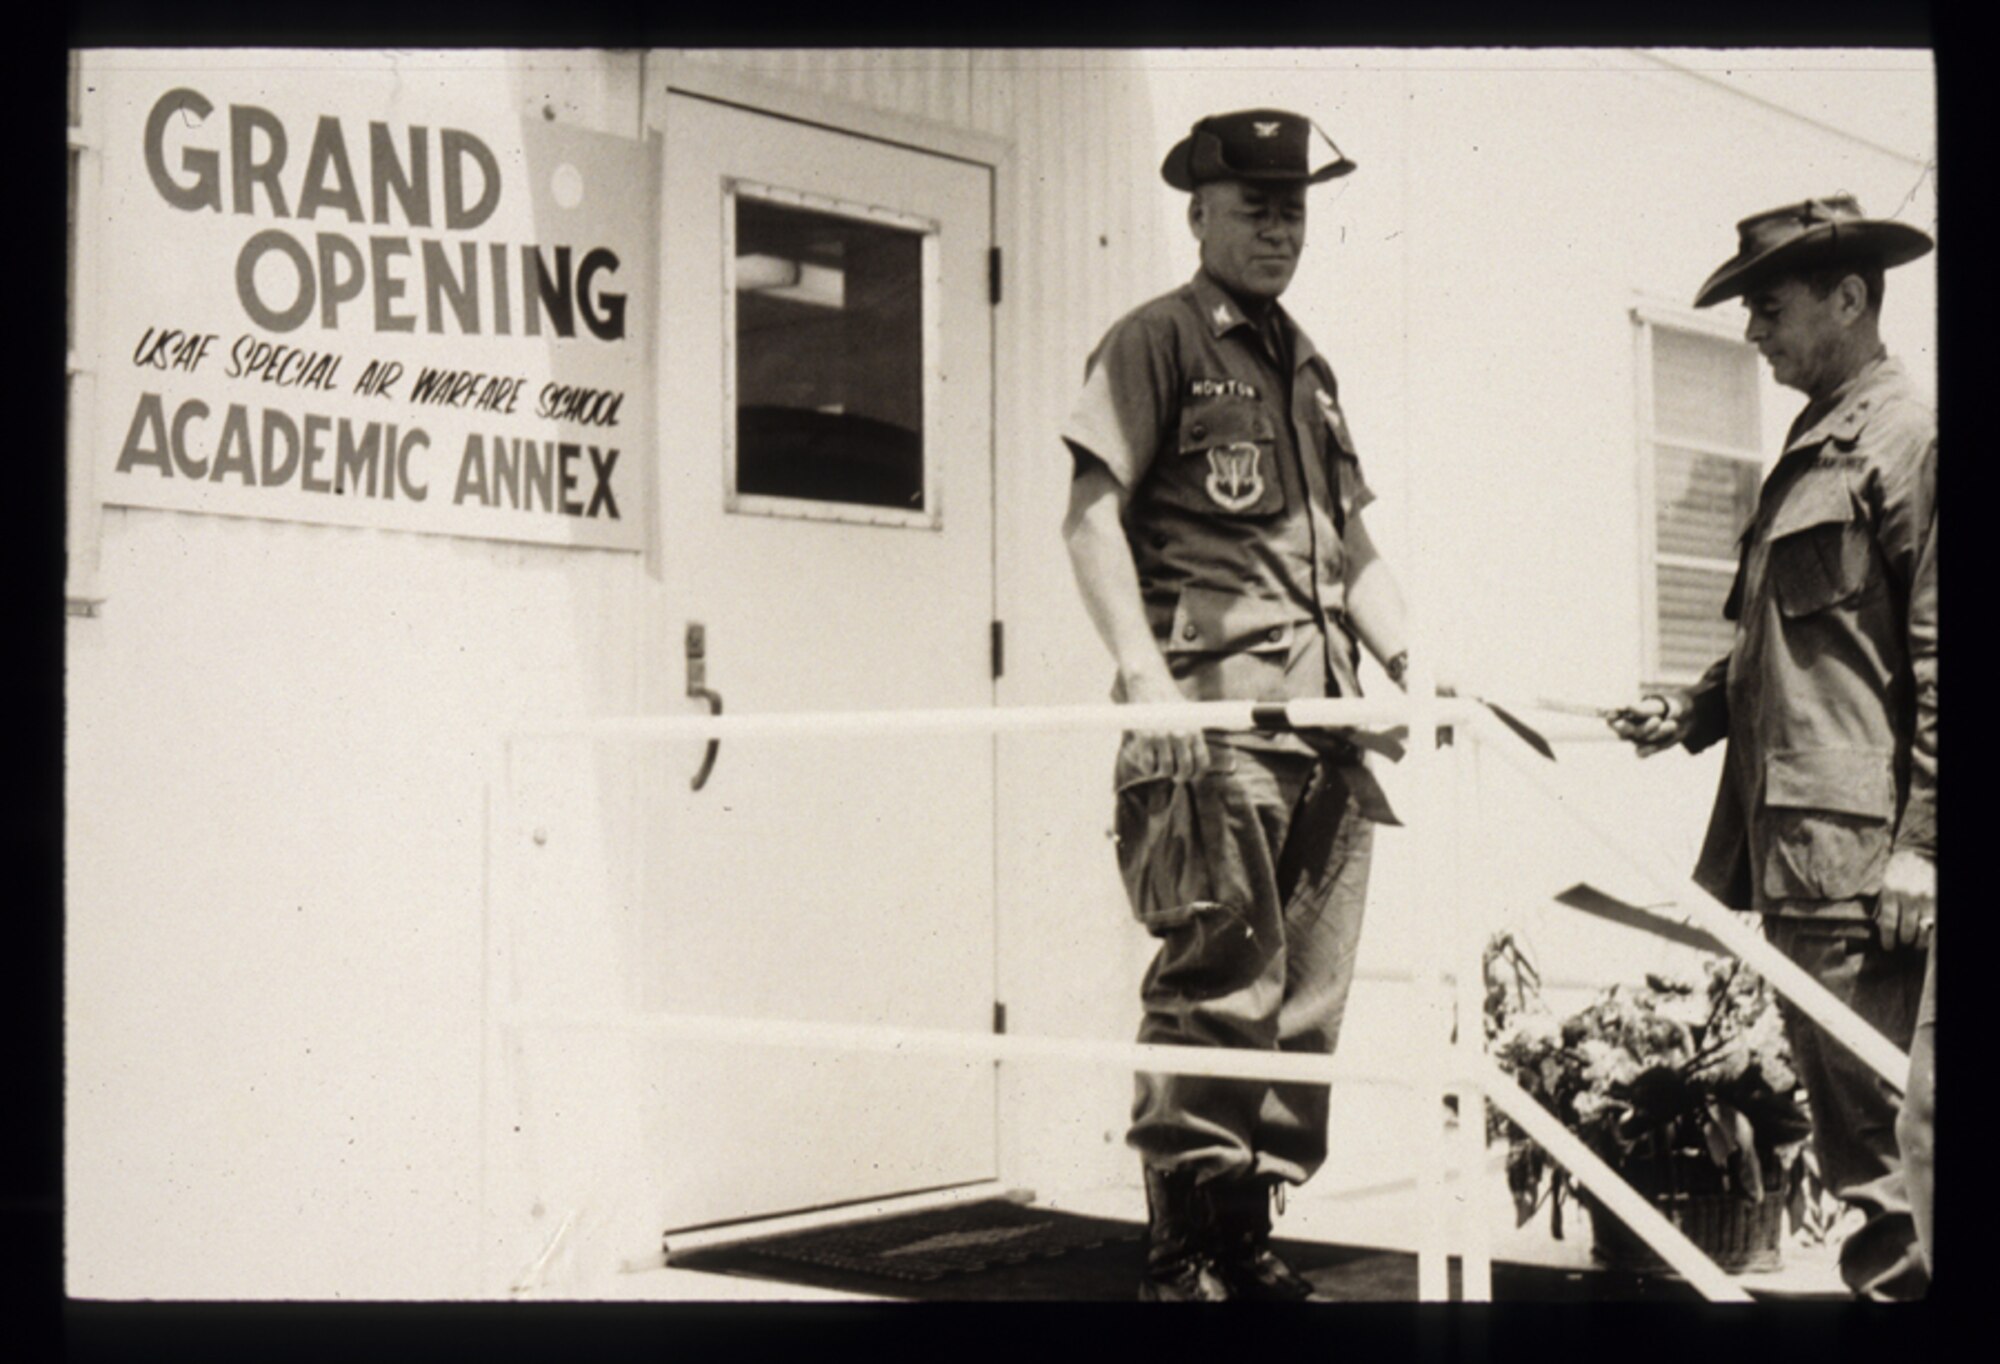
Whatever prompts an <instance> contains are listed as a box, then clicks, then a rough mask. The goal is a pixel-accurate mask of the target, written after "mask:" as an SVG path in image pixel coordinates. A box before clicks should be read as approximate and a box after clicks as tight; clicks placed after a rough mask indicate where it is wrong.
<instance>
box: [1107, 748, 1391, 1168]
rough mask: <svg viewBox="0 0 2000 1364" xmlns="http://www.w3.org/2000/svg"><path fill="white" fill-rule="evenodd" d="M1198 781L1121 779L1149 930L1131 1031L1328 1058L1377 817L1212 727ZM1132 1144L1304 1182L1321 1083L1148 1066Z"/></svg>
mask: <svg viewBox="0 0 2000 1364" xmlns="http://www.w3.org/2000/svg"><path fill="white" fill-rule="evenodd" d="M1208 745H1209V754H1210V757H1211V760H1212V765H1211V767H1210V768H1209V770H1208V771H1207V772H1205V773H1204V774H1203V775H1201V776H1199V777H1196V778H1193V779H1192V780H1185V781H1176V780H1173V779H1171V778H1167V777H1159V776H1150V775H1149V776H1132V775H1130V774H1128V773H1126V772H1125V771H1124V770H1123V769H1122V764H1121V770H1120V771H1119V773H1118V775H1117V779H1116V781H1115V785H1116V791H1117V837H1118V857H1119V866H1120V870H1121V872H1122V873H1123V876H1124V880H1125V887H1126V891H1127V893H1128V895H1129V896H1130V899H1131V904H1132V911H1133V913H1134V915H1135V916H1136V917H1137V918H1138V920H1139V922H1140V923H1141V924H1143V925H1144V926H1145V928H1146V930H1147V931H1148V932H1149V933H1151V934H1152V935H1153V936H1154V937H1155V938H1157V939H1159V950H1158V953H1157V954H1156V955H1155V957H1154V959H1153V962H1152V964H1151V966H1150V967H1149V968H1148V969H1147V971H1146V975H1145V979H1144V982H1143V984H1142V986H1141V1000H1142V1003H1143V1005H1144V1017H1143V1020H1142V1022H1141V1023H1140V1027H1139V1038H1138V1040H1139V1041H1140V1042H1142V1043H1153V1044H1160V1045H1167V1046H1197V1047H1239V1048H1247V1049H1252V1050H1262V1051H1273V1050H1276V1051H1289V1052H1311V1053H1320V1054H1330V1053H1331V1052H1332V1051H1333V1049H1334V1046H1335V1044H1336V1043H1337V1042H1338V1040H1339V1037H1340V1024H1341V1018H1342V1016H1343V1014H1344V1013H1345V1011H1346V1007H1347V994H1348V989H1349V986H1350V985H1351V984H1352V983H1353V979H1354V957H1355V950H1356V947H1357V945H1358V944H1359V941H1360V937H1361V919H1362V908H1363V900H1364V897H1365V893H1366V890H1367V884H1368V863H1369V855H1370V850H1371V846H1372V843H1373V834H1374V826H1373V824H1372V823H1371V822H1370V821H1369V820H1368V819H1367V818H1366V817H1365V816H1364V815H1363V814H1362V813H1361V810H1360V808H1359V806H1358V804H1357V802H1356V801H1355V799H1354V798H1353V797H1352V795H1350V793H1349V789H1348V785H1347V782H1346V780H1345V779H1344V778H1343V776H1342V772H1343V766H1342V765H1341V764H1340V763H1339V762H1338V761H1336V760H1332V759H1328V758H1323V757H1320V756H1316V755H1313V754H1309V753H1300V752H1286V751H1272V750H1266V749H1256V748H1249V747H1236V746H1232V745H1231V744H1229V743H1228V742H1227V740H1226V739H1225V738H1223V737H1221V736H1218V735H1214V734H1211V735H1210V736H1208ZM1136 1080H1137V1084H1136V1094H1135V1098H1134V1102H1133V1111H1132V1126H1131V1128H1130V1130H1129V1132H1128V1133H1127V1136H1126V1141H1127V1143H1128V1144H1129V1145H1130V1146H1132V1147H1133V1148H1134V1149H1135V1150H1137V1151H1138V1152H1139V1153H1140V1155H1141V1157H1142V1158H1143V1160H1144V1161H1145V1163H1146V1164H1147V1165H1148V1166H1150V1167H1153V1168H1156V1169H1161V1170H1184V1169H1194V1170H1196V1171H1197V1172H1198V1173H1197V1175H1196V1178H1197V1179H1199V1180H1201V1181H1203V1182H1206V1181H1208V1180H1211V1179H1217V1178H1224V1179H1236V1178H1250V1177H1262V1178H1270V1179H1275V1180H1283V1181H1285V1182H1287V1183H1293V1184H1298V1183H1302V1182H1304V1181H1305V1180H1306V1179H1307V1178H1309V1177H1310V1176H1311V1175H1312V1174H1313V1172H1314V1171H1316V1170H1317V1169H1318V1168H1319V1167H1320V1165H1321V1164H1322V1163H1323V1162H1324V1160H1325V1159H1326V1134H1327V1116H1328V1112H1329V1090H1328V1087H1327V1086H1326V1085H1323V1084H1309V1083H1293V1082H1285V1083H1267V1082H1264V1081H1261V1080H1241V1079H1222V1078H1212V1077H1205V1076H1194V1075H1171V1074H1164V1073H1150V1072H1142V1073H1140V1074H1139V1075H1138V1076H1137V1077H1136Z"/></svg>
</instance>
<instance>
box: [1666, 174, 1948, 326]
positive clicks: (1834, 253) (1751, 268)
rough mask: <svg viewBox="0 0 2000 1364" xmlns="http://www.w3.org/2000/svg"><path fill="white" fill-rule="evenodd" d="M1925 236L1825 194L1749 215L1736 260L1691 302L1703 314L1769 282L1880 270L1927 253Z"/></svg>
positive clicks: (1739, 231)
mask: <svg viewBox="0 0 2000 1364" xmlns="http://www.w3.org/2000/svg"><path fill="white" fill-rule="evenodd" d="M1932 245H1933V243H1932V241H1931V239H1930V235H1929V234H1928V233H1926V232H1924V231H1922V230H1920V229H1918V228H1914V227H1911V226H1910V225H1909V224H1908V223H1899V222H1895V221H1893V220H1891V219H1887V218H1865V217H1863V216H1862V214H1861V205H1860V204H1859V203H1857V202H1855V199H1854V196H1853V195H1851V194H1830V195H1828V196H1827V197H1826V198H1824V199H1808V200H1806V201H1805V202H1804V203H1802V204H1787V205H1786V206H1785V207H1783V208H1774V209H1769V210H1767V211H1765V212H1763V213H1757V214H1753V215H1751V216H1750V217H1748V218H1745V219H1744V220H1743V221H1742V222H1740V223H1738V224H1737V225H1736V254H1735V255H1734V256H1731V257H1730V258H1729V259H1728V260H1726V261H1724V262H1723V263H1722V264H1721V265H1719V266H1717V267H1716V269H1715V273H1714V274H1712V275H1710V276H1709V277H1708V279H1707V281H1706V282H1704V283H1703V284H1702V286H1701V290H1700V292H1698V293H1697V294H1696V295H1695V297H1694V306H1695V307H1697V308H1706V307H1708V306H1709V305H1711V304H1715V303H1720V302H1722V301H1723V300H1724V299H1726V298H1735V297H1737V296H1738V295H1741V294H1747V293H1749V292H1750V291H1751V290H1753V289H1756V288H1758V287H1760V286H1762V285H1763V284H1764V283H1765V282H1766V281H1768V280H1770V279H1771V278H1772V277H1773V276H1776V275H1781V274H1787V273H1790V272H1794V271H1803V270H1816V269H1818V268H1820V267H1821V266H1825V265H1835V264H1841V263H1845V262H1849V261H1852V262H1856V263H1860V262H1870V263H1874V264H1879V265H1880V266H1881V267H1882V268H1883V269H1885V270H1886V269H1888V268H1889V267H1890V266H1893V265H1905V264H1908V263H1909V262H1910V261H1913V260H1915V259H1916V258H1917V257H1919V256H1921V255H1923V254H1924V253H1925V252H1927V251H1929V250H1930V249H1931V246H1932Z"/></svg>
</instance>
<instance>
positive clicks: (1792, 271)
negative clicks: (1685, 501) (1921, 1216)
mask: <svg viewBox="0 0 2000 1364" xmlns="http://www.w3.org/2000/svg"><path fill="white" fill-rule="evenodd" d="M1738 232H1739V235H1740V242H1739V249H1738V251H1737V253H1736V255H1735V256H1734V257H1732V258H1731V259H1730V260H1729V261H1727V262H1726V263H1724V264H1723V265H1722V266H1721V267H1720V268H1718V269H1717V270H1716V271H1715V273H1714V274H1713V275H1711V276H1710V277H1709V279H1708V282H1707V283H1705V284H1704V285H1702V288H1701V292H1700V293H1699V295H1697V297H1696V298H1695V306H1696V307H1703V308H1705V307H1708V306H1710V305H1712V304H1715V303H1718V302H1720V301H1722V300H1723V299H1727V298H1735V297H1739V296H1740V297H1741V298H1742V299H1743V300H1744V304H1745V306H1746V307H1747V308H1748V309H1749V313H1750V319H1749V324H1748V326H1747V328H1746V329H1745V332H1744V335H1745V338H1746V339H1747V340H1748V341H1749V342H1750V343H1751V344H1752V345H1754V346H1756V347H1757V349H1758V350H1759V351H1761V352H1762V353H1763V355H1764V358H1765V359H1766V360H1767V361H1768V362H1769V363H1770V365H1771V373H1772V377H1773V378H1775V379H1776V380H1777V381H1778V382H1779V383H1781V384H1784V385H1786V386H1787V387H1790V388H1796V389H1798V390H1800V391H1801V392H1803V393H1804V394H1805V395H1806V396H1807V399H1808V402H1807V403H1806V407H1805V410H1804V411H1802V412H1801V413H1800V414H1799V416H1798V418H1797V420H1795V421H1794V422H1793V423H1792V427H1791V431H1790V434H1789V435H1788V436H1787V438H1786V441H1785V448H1784V453H1783V454H1782V455H1781V456H1780V457H1779V459H1778V462H1777V464H1776V465H1775V466H1774V467H1773V468H1772V470H1771V472H1770V474H1769V476H1768V477H1767V478H1766V479H1765V482H1764V487H1763V491H1762V493H1761V494H1760V496H1759V499H1758V505H1757V511H1756V514H1755V515H1754V516H1753V517H1752V518H1751V521H1750V524H1749V526H1748V527H1747V528H1746V529H1745V530H1744V532H1743V536H1742V540H1741V542H1740V554H1741V557H1740V560H1739V563H1738V566H1737V571H1736V581H1735V585H1734V586H1733V587H1732V588H1731V589H1730V592H1729V599H1728V602H1727V604H1726V605H1725V606H1724V607H1723V612H1724V614H1725V615H1727V616H1728V617H1729V618H1730V619H1731V620H1733V621H1735V622H1736V639H1735V644H1734V646H1733V647H1732V648H1731V649H1730V652H1729V655H1728V656H1727V657H1726V658H1723V659H1721V660H1720V661H1718V662H1717V663H1716V664H1715V665H1714V666H1713V667H1711V668H1710V669H1709V670H1708V672H1707V673H1706V674H1705V675H1704V676H1703V677H1702V679H1701V680H1700V681H1699V682H1698V683H1696V684H1695V686H1694V687H1693V688H1691V689H1689V690H1685V691H1677V692H1673V693H1671V694H1668V695H1665V696H1661V697H1657V698H1653V699H1655V700H1656V701H1658V702H1659V703H1661V704H1659V705H1658V706H1657V707H1656V708H1657V709H1658V710H1659V711H1661V712H1663V713H1661V714H1659V715H1658V716H1657V718H1648V719H1644V720H1637V719H1632V718H1623V719H1619V720H1616V721H1614V722H1613V724H1614V727H1615V728H1616V729H1617V730H1618V732H1619V733H1620V734H1621V735H1622V736H1623V737H1625V738H1627V739H1630V740H1632V741H1633V742H1635V743H1637V744H1638V745H1639V749H1640V753H1641V754H1642V756H1643V755H1645V754H1649V753H1652V752H1657V751H1659V750H1660V749H1662V748H1665V747H1667V746H1669V745H1671V744H1674V743H1679V744H1682V745H1684V746H1685V747H1686V748H1687V749H1689V750H1690V751H1691V752H1699V751H1700V750H1702V749H1704V748H1706V747H1708V746H1709V745H1710V744H1713V743H1715V742H1716V741H1717V740H1719V739H1723V738H1725V737H1726V738H1727V739H1728V741H1729V746H1728V749H1727V750H1726V752H1725V754H1724V763H1723V774H1722V783H1721V789H1720V791H1719V792H1718V793H1717V796H1716V802H1715V809H1714V813H1713V815H1712V816H1711V818H1710V822H1709V829H1708V837H1707V840H1706V842H1705V844H1704V846H1703V848H1702V852H1701V857H1700V861H1699V864H1698V866H1697V867H1696V870H1695V880H1696V881H1697V882H1698V883H1699V884H1700V885H1701V886H1702V887H1703V888H1705V889H1706V890H1708V891H1709V892H1710V893H1712V894H1714V895H1715V896H1716V897H1717V898H1718V899H1720V900H1721V901H1722V902H1723V903H1725V904H1727V905H1730V906H1731V907H1733V908H1736V909H1753V910H1757V911H1759V912H1761V914H1762V915H1763V920H1764V928H1765V932H1766V934H1767V935H1768V936H1769V938H1770V940H1771V941H1772V943H1773V944H1774V945H1776V946H1777V947H1778V948H1779V949H1780V950H1781V951H1783V952H1784V953H1785V954H1786V955H1787V956H1789V957H1790V958H1791V959H1792V960H1793V961H1795V962H1797V963H1798V964H1799V965H1800V966H1802V967H1804V968H1805V969H1806V970H1807V971H1809V972H1811V973H1812V975H1813V976H1814V977H1815V978H1816V979H1817V980H1818V981H1819V982H1820V983H1821V984H1823V985H1824V986H1826V987H1827V989H1828V990H1830V991H1831V992H1832V993H1833V994H1834V995H1835V996H1836V997H1837V998H1839V999H1840V1000H1841V1001H1842V1002H1844V1003H1845V1004H1847V1005H1848V1007H1850V1008H1852V1009H1853V1010H1854V1011H1855V1012H1856V1013H1858V1014H1859V1015H1860V1016H1861V1017H1862V1018H1864V1019H1866V1020H1867V1021H1868V1022H1869V1023H1871V1024H1873V1025H1874V1026H1875V1027H1876V1028H1878V1029H1880V1030H1881V1031H1882V1033H1883V1034H1884V1035H1885V1036H1886V1037H1887V1038H1888V1039H1889V1040H1890V1041H1892V1042H1894V1043H1895V1044H1896V1045H1897V1046H1899V1047H1905V1048H1907V1047H1909V1045H1910V1042H1911V1035H1912V1030H1913V1026H1914V1024H1915V1022H1916V1018H1917V1011H1918V1002H1919V996H1920V994H1921V992H1922V987H1923V984H1924V976H1925V970H1924V963H1925V953H1924V946H1925V943H1926V941H1927V940H1928V939H1929V937H1930V935H1931V933H1932V932H1933V929H1934V916H1935V913H1936V892H1935V885H1936V873H1935V869H1934V858H1935V854H1936V847H1937V831H1936V811H1937V567H1936V563H1937V516H1936V508H1935V505H1934V501H1933V499H1934V495H1935V492H1936V484H1937V422H1936V417H1935V415H1934V413H1933V411H1932V408H1931V406H1930V404H1929V402H1928V401H1927V400H1926V399H1925V398H1924V397H1923V396H1922V395H1921V394H1919V393H1918V391H1917V390H1916V388H1915V387H1914V385H1912V383H1911V381H1910V379H1909V377H1908V376H1907V375H1906V374H1905V373H1904V371H1903V368H1902V366H1901V365H1900V364H1899V363H1897V362H1896V361H1895V360H1894V359H1892V358H1890V357H1889V355H1888V354H1887V353H1886V352H1885V351H1884V349H1883V346H1882V339H1881V335H1880V330H1879V321H1880V316H1881V307H1882V287H1883V272H1884V271H1885V270H1886V269H1887V268H1889V267H1891V266H1896V265H1901V264H1903V263H1905V262H1907V261H1910V260H1914V259H1916V258H1917V257H1918V256H1921V255H1923V254H1924V253H1925V252H1926V251H1928V250H1930V248H1931V240H1930V238H1929V237H1928V236H1926V235H1925V234H1924V233H1922V232H1920V231H1918V230H1917V229H1916V228H1913V227H1909V226H1907V225H1905V224H1902V223H1897V222H1890V221H1878V220H1873V219H1869V218H1865V217H1863V216H1862V213H1861V209H1860V207H1859V205H1857V204H1856V203H1855V201H1854V200H1853V199H1852V198H1851V197H1850V196H1847V195H1836V196H1833V197H1830V198H1826V199H1814V200H1810V201H1808V202H1806V203H1803V204H1797V205H1793V206H1790V207H1787V208H1781V209H1774V210H1772V211H1771V212H1768V213H1760V214H1758V215H1757V216H1755V217H1752V218H1747V219H1745V220H1744V221H1743V222H1742V223H1741V224H1740V225H1739V227H1738ZM1786 1022H1787V1025H1788V1033H1789V1036H1790V1039H1791V1045H1792V1051H1793V1054H1794V1057H1795V1059H1796V1060H1797V1062H1798V1066H1799V1071H1800V1074H1801V1076H1802V1077H1803V1079H1804V1081H1805V1085H1806V1093H1807V1097H1808V1100H1809V1101H1810V1103H1811V1106H1812V1111H1813V1140H1814V1145H1815V1149H1816V1150H1817V1152H1818V1155H1819V1162H1820V1171H1821V1174H1822V1175H1823V1176H1824V1177H1825V1179H1826V1181H1827V1183H1828V1185H1829V1186H1830V1187H1831V1188H1832V1189H1833V1190H1834V1191H1835V1192H1836V1193H1838V1194H1839V1195H1840V1197H1841V1198H1843V1199H1844V1200H1846V1201H1847V1203H1848V1204H1849V1205H1850V1207H1853V1208H1855V1209H1858V1210H1859V1211H1860V1213H1861V1214H1862V1219H1863V1220H1862V1223H1861V1225H1860V1226H1859V1227H1858V1228H1857V1229H1856V1230H1855V1231H1854V1232H1853V1234H1852V1235H1850V1236H1849V1237H1848V1238H1847V1240H1846V1241H1845V1243H1844V1244H1843V1245H1842V1247H1841V1256H1840V1262H1841V1273H1842V1276H1843V1277H1844V1278H1845V1280H1846V1281H1847V1284H1848V1285H1849V1287H1850V1288H1851V1289H1852V1290H1853V1291H1854V1292H1855V1293H1857V1294H1858V1295H1861V1296H1864V1297H1871V1298H1908V1297H1916V1296H1920V1295H1921V1294H1922V1293H1923V1292H1924V1290H1925V1288H1926V1286H1927V1283H1928V1278H1927V1275H1926V1273H1925V1269H1924V1266H1923V1263H1922V1259H1921V1256H1920V1254H1919V1250H1918V1247H1917V1244H1916V1232H1915V1229H1914V1227H1913V1225H1912V1217H1911V1208H1910V1202H1909V1195H1908V1192H1907V1190H1906V1188H1905V1181H1904V1174H1903V1167H1902V1162H1901V1160H1900V1158H1899V1156H1898V1150H1897V1142H1896V1124H1897V1100H1896V1093H1895V1090H1894V1089H1893V1088H1891V1087H1890V1086H1889V1085H1887V1084H1885V1083H1883V1082H1882V1081H1881V1080H1880V1079H1879V1078H1878V1077H1877V1076H1876V1075H1874V1074H1873V1073H1872V1072H1871V1071H1870V1070H1869V1069H1868V1067H1866V1066H1865V1065H1863V1064H1862V1063H1861V1062H1860V1061H1859V1060H1858V1059H1857V1058H1856V1057H1854V1056H1853V1055H1852V1054H1850V1053H1849V1052H1848V1051H1847V1050H1846V1049H1845V1048H1843V1047H1841V1046H1839V1045H1838V1044H1837V1043H1835V1042H1833V1041H1832V1040H1831V1039H1830V1038H1828V1037H1827V1036H1826V1035H1825V1034H1824V1033H1822V1032H1821V1031H1820V1030H1819V1029H1818V1028H1817V1027H1815V1026H1814V1025H1813V1024H1812V1023H1811V1022H1810V1021H1809V1020H1807V1019H1806V1018H1805V1017H1804V1016H1803V1015H1801V1014H1799V1013H1798V1012H1797V1011H1796V1010H1792V1009H1789V1008H1788V1009H1787V1011H1786ZM1926 1151H1927V1147H1926ZM1927 1169H1928V1166H1927V1165H1926V1166H1925V1170H1926V1172H1927ZM1926 1187H1927V1182H1926ZM1925 1212H1926V1221H1928V1216H1927V1214H1928V1209H1926V1210H1925Z"/></svg>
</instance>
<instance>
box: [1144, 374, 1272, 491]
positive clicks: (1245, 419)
mask: <svg viewBox="0 0 2000 1364" xmlns="http://www.w3.org/2000/svg"><path fill="white" fill-rule="evenodd" d="M1176 446H1177V449H1176V453H1175V458H1174V459H1173V460H1171V461H1170V462H1169V463H1170V466H1171V467H1170V468H1168V469H1167V470H1165V471H1164V472H1165V475H1166V476H1165V479H1164V481H1163V483H1162V486H1161V489H1160V493H1161V496H1162V497H1163V498H1164V499H1165V500H1166V501H1169V502H1172V503H1173V504H1174V505H1176V506H1180V507H1185V508H1188V509H1189V510H1192V511H1202V512H1208V513H1210V514H1211V515H1220V516H1270V515H1272V514H1273V513H1276V512H1280V511H1283V510H1284V508H1285V488H1284V480H1283V479H1282V478H1281V477H1280V475H1279V473H1278V438H1277V428H1276V425H1275V424H1274V423H1273V421H1272V419H1271V414H1270V413H1269V412H1266V411H1265V410H1264V409H1263V408H1261V407H1259V406H1257V405H1256V404H1254V403H1250V402H1244V401H1241V400H1227V399H1225V400H1223V401H1219V402H1211V403H1202V404H1199V405H1197V406H1191V407H1188V408H1185V409H1183V411H1182V412H1181V419H1180V432H1179V437H1178V440H1177V441H1176Z"/></svg>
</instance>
